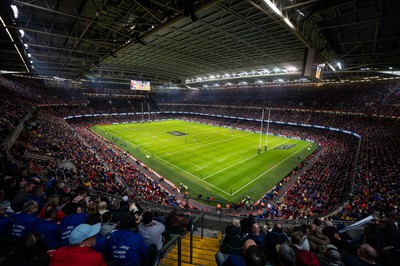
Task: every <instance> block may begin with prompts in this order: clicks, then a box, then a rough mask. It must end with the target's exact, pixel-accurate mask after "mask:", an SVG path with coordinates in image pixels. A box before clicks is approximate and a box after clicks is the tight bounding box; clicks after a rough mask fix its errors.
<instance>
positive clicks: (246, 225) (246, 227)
mask: <svg viewBox="0 0 400 266" xmlns="http://www.w3.org/2000/svg"><path fill="white" fill-rule="evenodd" d="M255 222H256V221H255V220H254V215H253V214H252V213H250V214H249V215H248V217H246V218H244V219H243V220H241V221H240V226H241V228H242V232H243V234H250V233H251V230H252V226H253V224H254V223H255Z"/></svg>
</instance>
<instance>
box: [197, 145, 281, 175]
mask: <svg viewBox="0 0 400 266" xmlns="http://www.w3.org/2000/svg"><path fill="white" fill-rule="evenodd" d="M288 141H289V140H287V141H285V142H283V143H286V142H288ZM283 143H279V145H277V146H275V147H278V146H280V145H282V144H283ZM275 147H273V148H275ZM257 156H260V155H259V154H255V155H253V156H250V157H248V158H246V159H244V160H241V161H239V162H237V163H235V164H231V165H229V166H228V167H225V168H224V169H221V170H219V171H217V172H214V173H213V174H211V175H209V176H206V177H205V178H203V180H206V179H207V178H209V177H212V176H214V175H216V174H219V173H221V172H223V171H225V170H227V169H229V168H232V167H234V166H236V165H238V164H241V163H243V162H245V161H248V160H250V159H253V158H254V157H257Z"/></svg>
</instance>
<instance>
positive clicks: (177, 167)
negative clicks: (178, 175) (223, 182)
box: [128, 141, 230, 195]
mask: <svg viewBox="0 0 400 266" xmlns="http://www.w3.org/2000/svg"><path fill="white" fill-rule="evenodd" d="M128 143H130V142H129V141H128ZM130 144H131V145H132V143H130ZM142 150H143V151H145V152H147V153H149V152H148V151H146V150H145V149H142ZM154 157H156V158H158V159H160V160H161V161H164V162H165V163H167V164H169V165H171V166H173V167H175V168H176V169H179V170H181V171H182V172H184V173H186V174H188V175H190V176H192V177H194V178H196V179H198V180H201V178H199V177H197V176H195V175H194V174H192V173H190V172H188V171H186V170H184V169H182V168H180V167H179V166H176V165H175V164H172V163H170V162H168V161H166V160H164V159H163V158H161V157H159V156H156V155H155V156H154ZM202 181H203V182H204V183H206V184H207V185H209V186H210V187H213V188H215V189H218V190H219V191H221V192H223V193H225V194H226V195H230V194H229V193H228V192H226V191H224V190H222V189H220V188H219V187H216V186H214V185H213V184H211V183H208V182H206V181H204V180H202Z"/></svg>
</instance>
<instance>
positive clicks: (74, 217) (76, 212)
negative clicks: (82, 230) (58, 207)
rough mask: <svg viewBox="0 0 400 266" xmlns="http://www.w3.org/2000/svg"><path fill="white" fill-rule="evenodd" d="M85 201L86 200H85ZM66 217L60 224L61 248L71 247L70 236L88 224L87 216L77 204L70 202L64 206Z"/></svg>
mask: <svg viewBox="0 0 400 266" xmlns="http://www.w3.org/2000/svg"><path fill="white" fill-rule="evenodd" d="M83 200H84V199H83ZM63 211H64V213H65V217H64V218H63V219H62V220H61V222H60V234H61V239H60V246H61V247H62V246H68V245H69V235H70V234H71V232H72V230H73V229H74V228H75V227H77V226H78V225H80V224H83V223H86V219H87V215H86V213H85V212H84V211H83V209H82V207H80V206H79V204H77V203H73V202H70V203H68V204H67V205H65V206H64V208H63Z"/></svg>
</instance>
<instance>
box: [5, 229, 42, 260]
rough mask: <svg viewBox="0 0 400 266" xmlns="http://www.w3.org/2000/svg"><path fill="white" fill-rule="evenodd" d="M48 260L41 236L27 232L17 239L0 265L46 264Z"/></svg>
mask: <svg viewBox="0 0 400 266" xmlns="http://www.w3.org/2000/svg"><path fill="white" fill-rule="evenodd" d="M49 260H50V256H49V255H48V254H47V246H46V243H45V242H44V239H43V237H42V236H41V235H40V234H38V233H36V232H29V233H27V234H25V235H24V236H23V237H22V238H20V239H19V240H18V242H17V245H16V246H15V248H14V249H13V250H12V251H11V252H10V253H9V254H8V255H7V256H6V257H5V259H4V260H3V261H2V262H1V264H0V266H47V265H49Z"/></svg>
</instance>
